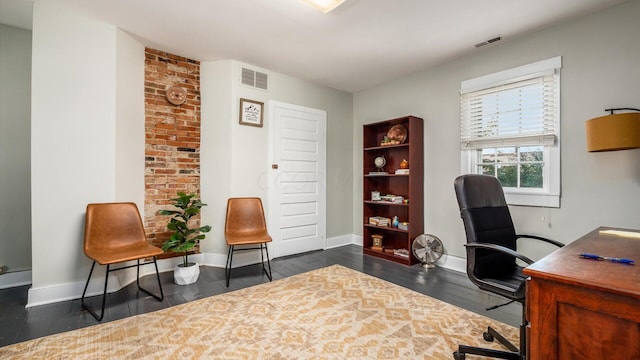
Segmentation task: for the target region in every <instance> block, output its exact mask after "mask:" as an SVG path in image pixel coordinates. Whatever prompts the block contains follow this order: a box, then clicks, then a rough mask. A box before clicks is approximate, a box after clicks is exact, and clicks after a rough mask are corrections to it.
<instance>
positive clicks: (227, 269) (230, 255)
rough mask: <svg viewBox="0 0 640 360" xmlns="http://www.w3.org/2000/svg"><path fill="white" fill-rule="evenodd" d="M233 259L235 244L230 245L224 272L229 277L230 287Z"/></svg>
mask: <svg viewBox="0 0 640 360" xmlns="http://www.w3.org/2000/svg"><path fill="white" fill-rule="evenodd" d="M232 261H233V245H229V252H228V253H227V263H226V264H225V266H224V272H225V275H226V277H227V287H229V279H231V262H232Z"/></svg>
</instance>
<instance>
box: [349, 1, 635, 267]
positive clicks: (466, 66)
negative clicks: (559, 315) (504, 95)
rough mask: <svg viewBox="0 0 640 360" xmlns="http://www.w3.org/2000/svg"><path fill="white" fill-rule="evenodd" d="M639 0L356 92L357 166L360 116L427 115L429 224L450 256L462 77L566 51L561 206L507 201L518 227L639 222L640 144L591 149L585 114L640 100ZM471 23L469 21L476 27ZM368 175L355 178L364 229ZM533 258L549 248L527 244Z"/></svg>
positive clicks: (543, 229)
mask: <svg viewBox="0 0 640 360" xmlns="http://www.w3.org/2000/svg"><path fill="white" fill-rule="evenodd" d="M639 14H640V1H631V2H628V3H625V4H623V5H620V6H618V7H615V8H612V9H610V10H606V11H604V12H601V13H597V14H594V15H590V16H587V17H584V18H581V19H578V20H575V21H572V22H569V23H565V24H562V25H559V26H556V27H553V28H549V29H546V30H543V31H540V32H537V33H533V34H530V35H527V36H523V37H520V38H516V39H509V38H507V39H505V40H503V41H502V42H500V43H498V44H496V45H494V46H489V47H485V48H482V49H478V50H477V53H474V54H473V55H471V56H467V57H465V58H462V59H458V60H454V61H451V62H448V63H445V64H442V65H441V66H438V67H435V68H431V69H429V70H426V71H424V72H421V73H417V74H414V75H412V76H409V77H406V78H403V79H398V80H396V81H393V82H391V83H388V84H385V85H382V86H379V87H376V88H372V89H369V90H366V91H362V92H360V93H357V94H355V95H354V138H355V141H354V145H353V147H354V148H353V153H354V168H356V169H358V168H360V167H361V166H362V160H361V159H362V151H361V149H360V146H361V143H362V141H361V137H362V127H361V124H363V123H367V122H372V121H376V120H383V119H385V118H393V117H398V116H402V115H408V114H412V115H416V116H419V117H422V118H423V119H424V120H425V185H424V186H425V232H427V233H431V234H435V235H437V236H438V237H440V238H441V239H442V240H443V242H444V244H445V248H446V249H447V251H448V253H449V254H450V255H454V256H459V257H463V256H464V248H463V243H464V242H465V236H464V231H463V227H462V222H461V220H460V216H459V213H458V208H457V203H456V199H455V194H454V191H453V180H454V179H455V178H456V176H458V175H459V174H460V150H459V134H460V120H459V119H460V110H459V94H458V90H459V89H460V82H461V81H463V80H467V79H470V78H474V77H478V76H482V75H486V74H489V73H493V72H497V71H501V70H505V69H509V68H512V67H516V66H520V65H524V64H528V63H531V62H535V61H538V60H543V59H547V58H550V57H554V56H559V55H560V56H562V62H563V68H562V72H561V135H560V136H561V164H562V165H561V167H562V170H561V174H562V175H561V176H562V179H561V191H562V195H561V207H560V208H559V209H550V208H535V207H515V206H514V207H511V211H512V215H513V217H514V222H515V225H516V229H517V230H518V232H519V233H534V234H540V235H544V236H548V237H551V238H554V239H557V240H559V241H562V242H565V243H568V242H571V241H573V240H575V239H576V238H577V237H579V236H581V235H583V234H585V233H587V232H589V231H590V230H592V229H594V228H595V227H598V226H600V225H607V226H618V227H625V228H640V215H639V214H640V149H636V150H626V151H617V152H608V153H588V152H587V150H586V144H585V128H584V123H585V121H586V120H588V119H590V118H593V117H596V116H601V115H604V114H605V113H604V112H603V110H604V109H605V108H609V107H636V108H638V107H640V41H638V35H639V34H640V21H638V15H639ZM470 31H472V29H470ZM361 201H362V181H361V180H360V179H356V181H355V186H354V232H355V233H358V234H361V232H362V230H361V226H360V223H361V216H362V206H361ZM523 250H524V251H533V253H534V256H533V257H534V258H535V257H539V256H541V255H543V254H544V253H546V251H548V249H547V248H546V247H544V246H540V247H536V248H529V249H527V248H526V247H525V248H524V249H523Z"/></svg>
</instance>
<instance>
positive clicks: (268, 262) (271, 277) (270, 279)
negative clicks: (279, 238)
mask: <svg viewBox="0 0 640 360" xmlns="http://www.w3.org/2000/svg"><path fill="white" fill-rule="evenodd" d="M263 245H264V251H265V252H266V253H267V265H269V272H268V273H267V269H266V268H265V267H264V257H263V256H262V246H263ZM260 259H261V260H262V271H264V273H265V274H266V275H267V277H268V278H269V281H273V276H272V275H271V262H270V261H269V249H268V248H267V244H260Z"/></svg>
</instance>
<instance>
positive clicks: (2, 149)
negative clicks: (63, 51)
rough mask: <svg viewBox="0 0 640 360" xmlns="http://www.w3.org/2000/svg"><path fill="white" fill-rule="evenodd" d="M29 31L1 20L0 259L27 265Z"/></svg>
mask: <svg viewBox="0 0 640 360" xmlns="http://www.w3.org/2000/svg"><path fill="white" fill-rule="evenodd" d="M30 121H31V31H28V30H23V29H19V28H16V27H13V26H8V25H4V24H0V264H4V265H5V267H6V269H5V270H8V271H10V272H14V271H23V270H30V269H31V180H30V164H31V161H30V158H31V151H30V148H31V145H30V144H31V133H30V132H31V126H30Z"/></svg>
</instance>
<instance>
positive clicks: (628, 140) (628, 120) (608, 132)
mask: <svg viewBox="0 0 640 360" xmlns="http://www.w3.org/2000/svg"><path fill="white" fill-rule="evenodd" d="M586 125H587V150H588V151H590V152H593V151H613V150H627V149H636V148H640V112H637V113H624V114H612V115H607V116H601V117H597V118H593V119H591V120H587V123H586Z"/></svg>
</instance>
